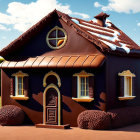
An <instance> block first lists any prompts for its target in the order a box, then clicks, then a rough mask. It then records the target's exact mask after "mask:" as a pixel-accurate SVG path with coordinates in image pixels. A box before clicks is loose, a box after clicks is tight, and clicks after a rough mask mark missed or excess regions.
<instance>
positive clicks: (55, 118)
mask: <svg viewBox="0 0 140 140" xmlns="http://www.w3.org/2000/svg"><path fill="white" fill-rule="evenodd" d="M52 76H53V77H55V78H56V79H57V82H54V80H52V81H51V80H50V81H51V82H50V81H49V82H48V83H50V84H49V85H48V83H47V82H46V81H47V80H48V77H50V78H51V77H52ZM43 86H44V87H46V88H45V90H44V93H43V124H53V125H54V124H55V125H61V95H60V91H59V87H60V86H61V79H60V77H59V75H58V74H57V73H55V72H53V71H50V72H48V73H47V74H45V76H44V78H43Z"/></svg>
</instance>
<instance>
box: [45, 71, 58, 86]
mask: <svg viewBox="0 0 140 140" xmlns="http://www.w3.org/2000/svg"><path fill="white" fill-rule="evenodd" d="M50 75H54V76H55V77H56V78H57V81H58V82H57V84H58V86H59V87H61V79H60V77H59V75H58V74H57V73H55V72H53V71H50V72H48V73H47V74H45V76H44V78H43V87H46V86H47V83H46V79H47V78H48V77H49V76H50Z"/></svg>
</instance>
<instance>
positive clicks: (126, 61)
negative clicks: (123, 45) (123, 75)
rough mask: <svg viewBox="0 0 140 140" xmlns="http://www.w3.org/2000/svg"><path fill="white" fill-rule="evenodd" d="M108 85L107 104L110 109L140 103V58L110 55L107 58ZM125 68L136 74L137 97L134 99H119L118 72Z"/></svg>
mask: <svg viewBox="0 0 140 140" xmlns="http://www.w3.org/2000/svg"><path fill="white" fill-rule="evenodd" d="M106 64H107V67H106V71H107V73H106V87H107V106H108V109H111V108H118V107H124V106H139V105H140V94H139V91H140V85H139V83H140V60H139V58H132V57H122V56H112V55H108V56H107V60H106ZM124 70H130V71H131V72H132V73H134V74H135V75H136V77H135V78H134V94H135V95H136V98H135V99H133V100H127V101H119V100H118V96H119V88H120V87H119V81H118V73H120V72H123V71H124Z"/></svg>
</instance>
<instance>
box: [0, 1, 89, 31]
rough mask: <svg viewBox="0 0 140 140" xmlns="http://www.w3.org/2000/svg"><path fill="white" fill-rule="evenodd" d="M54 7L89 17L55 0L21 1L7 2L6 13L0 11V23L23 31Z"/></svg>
mask: <svg viewBox="0 0 140 140" xmlns="http://www.w3.org/2000/svg"><path fill="white" fill-rule="evenodd" d="M54 9H57V10H59V11H61V12H64V13H67V14H74V15H78V16H81V17H82V18H89V16H88V15H86V14H83V13H77V12H74V13H73V12H72V11H71V10H70V6H69V5H63V4H61V3H60V2H58V1H57V0H37V1H36V2H31V3H29V4H24V3H21V2H11V3H9V4H8V9H7V11H6V12H7V14H4V13H0V23H1V24H7V25H13V28H14V29H16V30H18V31H21V32H24V31H26V30H27V29H28V28H29V27H31V26H32V25H33V24H35V23H37V22H38V21H39V20H40V19H41V18H43V17H44V16H46V15H47V14H48V13H50V12H51V11H53V10H54Z"/></svg>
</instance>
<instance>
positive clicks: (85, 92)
mask: <svg viewBox="0 0 140 140" xmlns="http://www.w3.org/2000/svg"><path fill="white" fill-rule="evenodd" d="M79 80H80V92H79V94H80V95H79V96H80V97H89V78H88V77H79Z"/></svg>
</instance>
